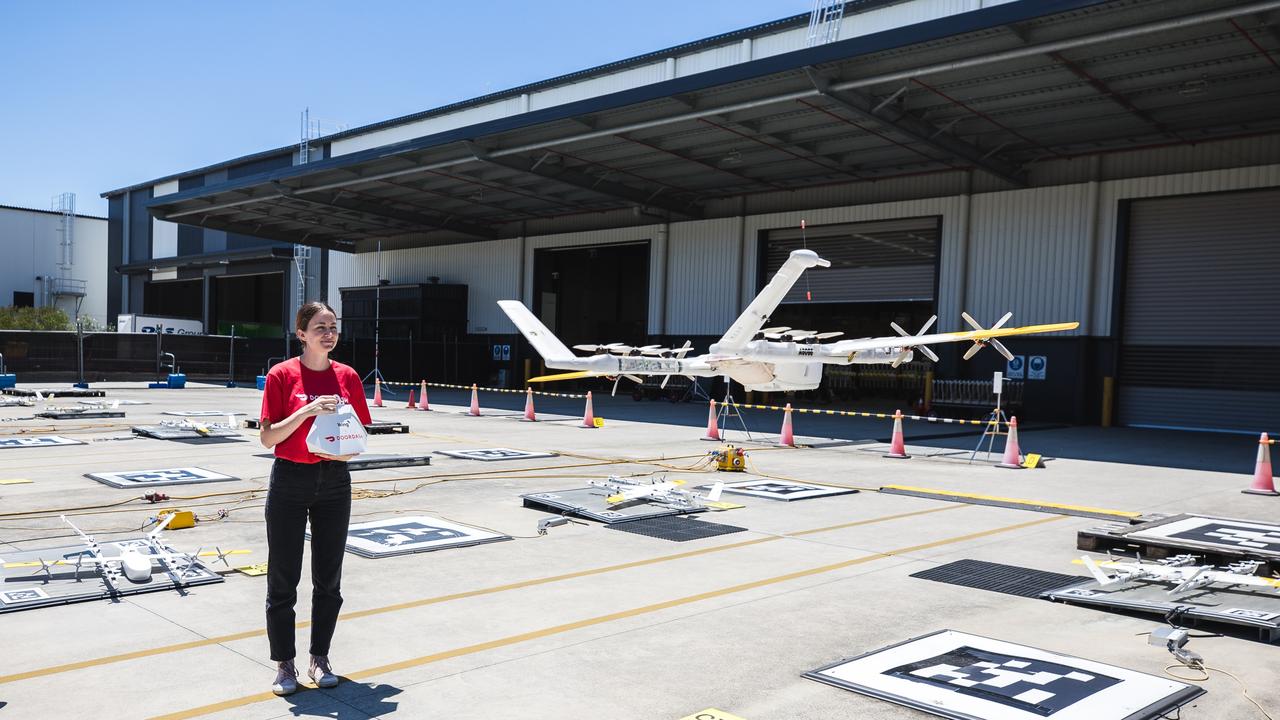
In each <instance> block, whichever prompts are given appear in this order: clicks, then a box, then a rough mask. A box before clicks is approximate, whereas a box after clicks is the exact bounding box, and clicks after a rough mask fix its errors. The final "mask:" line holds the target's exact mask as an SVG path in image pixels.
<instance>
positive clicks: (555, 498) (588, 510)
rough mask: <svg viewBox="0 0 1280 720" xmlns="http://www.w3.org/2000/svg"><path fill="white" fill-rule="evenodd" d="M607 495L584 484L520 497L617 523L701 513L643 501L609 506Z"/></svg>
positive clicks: (535, 504) (558, 511)
mask: <svg viewBox="0 0 1280 720" xmlns="http://www.w3.org/2000/svg"><path fill="white" fill-rule="evenodd" d="M607 495H608V491H606V490H604V489H602V488H594V487H585V488H575V489H573V490H556V491H554V492H542V493H532V494H529V495H521V496H520V497H521V498H522V499H523V500H524V506H525V507H531V508H537V509H539V510H545V511H547V512H553V513H556V514H562V513H568V514H570V515H577V516H578V517H584V518H588V519H590V520H595V521H597V522H602V523H620V522H627V521H629V520H643V519H645V518H656V517H664V516H667V515H687V514H689V513H695V512H704V509H703V508H694V509H687V508H685V509H677V508H671V507H667V506H665V505H655V504H653V503H647V502H636V503H626V504H619V505H614V506H610V505H609V504H608V503H607V502H605V497H606V496H607Z"/></svg>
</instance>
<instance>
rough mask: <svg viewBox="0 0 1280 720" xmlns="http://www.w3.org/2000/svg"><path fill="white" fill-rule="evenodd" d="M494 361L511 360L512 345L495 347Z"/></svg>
mask: <svg viewBox="0 0 1280 720" xmlns="http://www.w3.org/2000/svg"><path fill="white" fill-rule="evenodd" d="M493 359H494V360H510V359H511V346H510V345H494V346H493Z"/></svg>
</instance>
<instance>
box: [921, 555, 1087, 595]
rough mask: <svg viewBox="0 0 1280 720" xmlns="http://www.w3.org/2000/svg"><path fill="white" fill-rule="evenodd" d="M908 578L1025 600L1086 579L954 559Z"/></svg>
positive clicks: (1013, 566)
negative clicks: (986, 591)
mask: <svg viewBox="0 0 1280 720" xmlns="http://www.w3.org/2000/svg"><path fill="white" fill-rule="evenodd" d="M911 577H913V578H920V579H922V580H933V581H934V582H940V583H946V584H948V585H960V586H962V587H970V588H977V589H978V590H990V591H992V592H998V593H1004V594H1006V595H1017V596H1019V597H1029V598H1038V597H1040V596H1041V595H1043V594H1044V593H1047V592H1050V591H1052V590H1059V589H1061V588H1065V587H1067V586H1068V585H1076V584H1079V583H1080V582H1082V581H1084V580H1088V578H1086V577H1084V576H1082V575H1066V574H1064V573H1056V572H1047V571H1044V570H1034V569H1032V568H1024V567H1018V566H1017V565H1004V564H1002V563H993V562H986V561H984V560H957V561H955V562H949V563H947V564H945V565H939V566H938V567H934V568H929V569H928V570H921V571H920V572H918V573H912V574H911Z"/></svg>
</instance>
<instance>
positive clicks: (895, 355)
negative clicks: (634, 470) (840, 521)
mask: <svg viewBox="0 0 1280 720" xmlns="http://www.w3.org/2000/svg"><path fill="white" fill-rule="evenodd" d="M815 265H816V266H821V267H830V265H831V263H830V262H828V261H827V260H823V259H822V258H820V257H818V254H817V253H815V252H813V251H812V250H793V251H791V256H790V257H788V258H787V261H786V262H785V263H783V264H782V267H781V268H778V272H777V274H775V275H774V276H773V278H772V279H770V280H769V284H768V285H765V287H764V289H763V290H761V291H760V294H759V295H756V297H755V299H754V300H752V301H751V304H750V305H748V306H747V309H746V310H744V311H743V313H742V315H740V316H739V317H738V319H737V320H735V321H734V323H733V325H732V326H730V327H729V330H728V331H727V332H726V333H725V334H724V337H722V338H720V340H719V341H717V342H715V343H713V344H712V345H711V347H710V348H709V349H708V350H709V352H707V354H705V355H698V356H695V357H685V355H686V354H687V353H688V352H689V350H690V344H689V343H688V342H686V343H685V344H684V346H683V347H680V348H676V349H671V348H662V347H658V346H656V345H648V346H645V347H630V346H627V345H623V344H621V343H612V344H609V345H575V346H574V347H575V348H577V349H579V350H583V351H587V352H592V353H595V354H592V355H589V356H576V355H574V354H573V352H572V351H570V350H569V348H567V347H565V346H564V343H562V342H560V340H559V338H557V337H556V336H555V335H554V334H552V332H551V331H550V330H548V329H547V327H546V326H545V325H543V324H542V322H541V321H539V320H538V318H536V317H535V316H534V315H533V313H531V312H530V311H529V309H528V308H526V307H525V306H524V304H523V303H521V302H519V301H517V300H499V301H498V305H499V306H500V307H501V308H502V310H503V312H505V313H506V314H507V317H509V318H511V321H512V322H513V323H515V325H516V327H517V328H519V330H520V332H521V333H523V334H524V336H525V338H526V339H528V341H529V343H530V344H532V345H533V347H534V349H536V350H537V351H538V353H539V354H540V355H542V358H543V360H544V362H545V363H546V366H547V367H548V368H553V369H557V370H570V371H573V372H570V373H564V374H559V375H546V376H542V377H537V378H531V380H530V381H531V382H535V381H546V380H569V379H573V378H580V377H614V376H619V377H626V378H628V379H630V380H634V381H635V382H641V381H642V380H641V378H640V377H639V376H643V375H660V376H664V379H663V381H662V384H663V386H665V385H666V382H667V380H668V379H670V377H671V376H672V375H683V376H685V377H688V378H695V377H721V376H724V377H728V378H731V379H733V380H736V381H737V382H738V383H740V384H741V385H743V386H744V387H745V388H746V389H747V390H759V391H763V392H779V391H792V390H813V389H814V388H816V387H818V384H819V383H821V382H822V366H823V365H854V364H858V365H892V366H893V367H897V366H898V365H900V364H902V363H904V362H909V361H910V360H911V358H912V357H913V354H914V352H915V351H916V350H919V351H920V353H921V354H922V355H924V356H926V357H928V358H929V359H930V360H933V361H935V362H937V360H938V356H937V355H934V354H933V351H932V350H930V349H929V348H928V347H927V346H928V345H934V344H938V343H949V342H965V341H970V342H972V343H973V347H971V348H969V350H968V351H967V352H965V354H964V358H965V359H966V360H968V359H969V358H971V357H973V355H974V354H975V353H977V352H978V351H979V350H981V349H982V348H983V347H986V346H987V345H991V346H992V347H994V348H995V349H996V350H997V351H998V352H999V353H1000V354H1001V355H1004V356H1005V357H1006V358H1010V359H1012V357H1013V354H1012V353H1010V352H1009V350H1008V349H1006V348H1005V347H1004V345H1002V344H1001V343H1000V341H999V340H997V339H996V338H1000V337H1007V336H1010V335H1030V334H1033V333H1048V332H1059V331H1062V330H1074V329H1076V328H1077V327H1079V325H1080V323H1077V322H1068V323H1055V324H1052V325H1030V326H1027V327H1018V328H1005V327H1003V325H1004V324H1005V323H1006V322H1007V321H1008V320H1009V318H1010V317H1012V316H1013V313H1005V316H1004V317H1002V318H1000V320H999V321H998V322H997V323H996V324H995V325H993V326H992V327H990V328H984V327H982V326H981V325H979V324H978V323H977V321H975V320H974V319H973V318H972V317H969V314H968V313H962V315H963V317H964V319H965V321H966V322H967V323H969V325H971V326H972V327H973V328H974V329H973V330H966V331H962V332H949V333H934V334H932V335H926V334H925V331H927V330H928V329H929V328H930V327H932V326H933V323H934V321H935V320H937V316H936V315H935V316H934V317H932V318H930V319H929V322H927V323H925V325H924V327H923V328H921V329H920V331H919V332H917V333H916V334H915V335H910V334H908V333H907V332H906V331H905V330H903V329H902V328H901V327H899V326H898V325H897V323H890V325H891V326H892V327H893V329H894V330H895V331H896V332H897V333H898V335H895V336H889V337H876V338H861V339H858V340H840V341H837V342H829V343H823V342H819V341H821V340H826V339H829V338H833V337H838V336H840V335H842V334H843V333H840V332H826V333H818V332H814V331H811V330H792V329H791V328H785V327H775V328H766V327H764V325H765V323H767V322H768V321H769V315H770V313H772V312H773V311H774V309H775V308H776V307H778V304H779V303H781V302H782V298H783V297H784V296H786V294H787V292H788V291H790V290H791V286H792V285H794V284H795V282H796V280H798V279H799V278H800V275H801V274H802V273H803V272H804V271H805V270H806V269H808V268H811V267H814V266H815ZM904 338H906V339H905V340H904ZM614 390H615V391H616V390H617V383H616V381H615V383H614Z"/></svg>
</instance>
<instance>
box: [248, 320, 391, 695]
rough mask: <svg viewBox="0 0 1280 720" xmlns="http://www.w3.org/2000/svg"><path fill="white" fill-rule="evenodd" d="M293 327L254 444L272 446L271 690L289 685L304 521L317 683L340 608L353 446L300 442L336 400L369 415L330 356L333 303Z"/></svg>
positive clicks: (325, 672) (323, 679) (327, 675)
mask: <svg viewBox="0 0 1280 720" xmlns="http://www.w3.org/2000/svg"><path fill="white" fill-rule="evenodd" d="M295 326H296V330H295V331H294V332H295V334H296V335H297V336H298V340H299V341H300V342H301V343H302V355H301V356H300V357H295V358H292V359H289V360H286V361H284V362H282V363H279V364H277V365H276V366H275V367H273V368H271V372H269V373H267V384H266V388H265V390H264V392H263V394H262V417H261V423H262V425H261V427H262V434H261V438H262V445H263V447H266V448H268V449H274V451H275V456H276V460H275V464H274V465H272V467H271V486H270V489H269V490H268V491H267V507H266V515H267V548H268V552H267V638H268V639H269V640H270V642H271V659H272V660H275V661H276V663H277V670H276V679H275V682H274V683H272V685H271V691H272V692H274V693H275V694H276V695H288V694H290V693H292V692H294V691H296V690H297V689H298V679H297V677H298V671H297V669H296V667H295V666H294V663H293V658H294V655H295V650H294V641H293V630H294V611H293V606H294V603H295V602H296V601H297V599H298V580H299V578H300V577H301V575H302V548H303V545H304V539H305V535H304V534H305V532H306V528H307V521H308V519H309V520H310V521H311V664H310V667H309V669H308V672H307V675H308V676H310V677H311V680H312V682H314V683H315V684H316V685H318V686H319V687H323V688H328V687H333V686H335V685H337V684H338V677H337V676H336V675H334V674H333V670H332V668H331V667H330V665H329V642H330V640H332V638H333V630H334V626H335V625H337V622H338V609H339V608H341V607H342V593H341V581H342V555H343V552H344V551H345V548H346V541H347V523H348V521H349V520H350V518H351V473H350V472H349V471H348V469H347V461H348V460H350V459H351V458H352V457H354V456H353V455H321V454H317V453H313V452H311V451H310V450H309V449H308V448H307V433H308V432H309V431H310V430H311V425H312V424H313V423H314V422H315V416H317V415H321V414H327V413H332V412H335V411H336V410H337V409H338V407H339V406H340V405H342V404H344V403H349V404H350V405H351V406H352V408H353V409H354V410H355V413H356V416H357V417H359V418H360V422H362V423H365V424H368V423H369V422H370V417H369V406H368V405H367V404H366V403H365V399H364V386H363V385H362V384H361V382H360V376H359V375H357V374H356V372H355V371H354V370H352V369H351V368H350V367H348V366H346V365H343V364H341V363H338V362H334V361H332V360H330V359H329V353H330V352H332V351H333V348H334V346H335V345H337V343H338V317H337V314H336V313H334V311H333V308H331V307H329V306H328V305H326V304H325V303H322V302H311V303H307V304H306V305H303V306H302V307H301V308H299V309H298V316H297V318H296V322H295Z"/></svg>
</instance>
